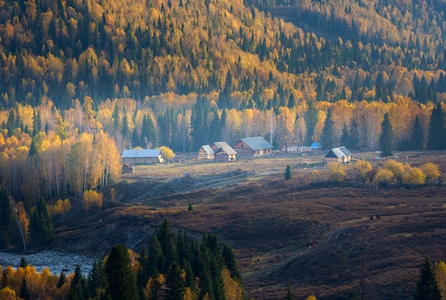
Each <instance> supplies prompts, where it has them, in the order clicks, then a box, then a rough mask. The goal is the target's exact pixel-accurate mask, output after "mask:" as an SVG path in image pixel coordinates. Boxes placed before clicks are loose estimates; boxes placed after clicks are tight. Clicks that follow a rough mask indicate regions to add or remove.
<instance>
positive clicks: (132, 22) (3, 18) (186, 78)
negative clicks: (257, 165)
mask: <svg viewBox="0 0 446 300" xmlns="http://www.w3.org/2000/svg"><path fill="white" fill-rule="evenodd" d="M445 9H446V5H445V3H444V2H443V1H419V0H414V1H405V0H401V1H393V2H391V1H350V0H346V1H273V0H271V1H251V0H246V1H244V2H242V1H226V0H204V1H201V0H200V1H191V0H166V1H163V0H160V1H158V0H154V1H137V0H128V1H125V2H122V1H114V0H101V1H95V0H89V1H74V0H66V1H62V0H60V1H46V0H28V1H12V0H3V1H0V41H1V43H0V78H1V80H0V106H1V111H0V124H1V133H0V154H1V156H0V166H1V168H0V173H1V174H0V182H1V184H2V185H3V186H5V188H6V189H7V193H8V195H10V196H11V197H12V198H13V199H14V200H15V204H18V203H19V202H20V201H22V202H23V207H24V208H25V210H26V211H28V212H30V210H31V208H32V207H34V206H35V205H36V203H37V200H38V199H39V198H40V197H44V198H46V199H50V198H51V199H60V200H62V199H63V198H65V197H68V196H75V197H81V196H83V195H84V193H85V192H86V191H88V190H89V189H92V188H97V187H101V186H104V185H106V184H108V183H109V182H111V181H116V180H119V175H120V172H121V163H120V153H122V151H123V150H124V149H126V148H134V147H143V148H157V147H159V146H167V147H168V148H170V149H172V150H173V151H176V152H180V151H181V152H187V151H193V152H195V151H197V150H198V149H199V148H200V147H201V146H202V145H204V144H209V143H213V142H215V141H219V140H221V141H226V142H227V143H228V144H230V145H233V144H234V143H235V142H237V141H238V140H239V139H240V138H243V137H249V136H257V135H260V136H263V137H265V138H266V139H267V140H268V141H269V142H271V143H272V144H273V145H274V147H275V148H276V149H286V147H287V146H291V145H298V146H301V145H309V144H310V143H311V142H312V141H320V142H322V144H323V146H324V148H330V147H333V146H339V145H340V144H342V145H345V146H347V147H348V148H349V149H361V150H363V149H367V150H373V151H375V150H378V146H379V140H380V135H381V132H382V130H381V129H382V128H381V125H382V123H383V120H384V115H386V114H387V115H388V119H389V121H390V123H391V124H390V125H391V126H387V127H386V128H388V129H387V130H388V131H392V132H391V133H392V135H391V136H392V137H394V141H392V142H394V148H395V149H397V150H408V149H419V150H423V149H445V148H446V143H445V142H444V141H445V140H446V133H445V132H446V130H445V122H446V118H445V110H444V104H443V101H444V100H445V96H446V93H445V92H446V77H445V68H446V61H445V54H446V50H445V47H444V44H443V38H444V37H445V32H446V23H445V22H446V21H445V20H444V12H445ZM386 120H387V119H386ZM328 136H329V137H330V139H329V142H327V141H328V139H327V138H326V137H328Z"/></svg>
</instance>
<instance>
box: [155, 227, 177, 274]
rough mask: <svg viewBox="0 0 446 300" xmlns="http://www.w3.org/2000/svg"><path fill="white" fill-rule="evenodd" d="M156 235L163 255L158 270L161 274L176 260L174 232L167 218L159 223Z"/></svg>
mask: <svg viewBox="0 0 446 300" xmlns="http://www.w3.org/2000/svg"><path fill="white" fill-rule="evenodd" d="M156 236H157V238H158V240H159V242H160V245H161V249H162V254H163V257H164V261H163V265H162V267H161V269H159V271H160V273H162V274H166V273H167V271H168V268H169V266H170V265H171V264H173V262H175V261H176V262H178V253H177V248H176V239H175V233H174V232H173V231H172V229H171V228H170V224H169V222H168V221H167V220H164V221H163V223H161V225H160V227H159V228H158V232H157V234H156Z"/></svg>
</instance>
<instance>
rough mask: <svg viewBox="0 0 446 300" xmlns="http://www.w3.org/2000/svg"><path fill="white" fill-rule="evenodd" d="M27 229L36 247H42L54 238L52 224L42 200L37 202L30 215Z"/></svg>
mask: <svg viewBox="0 0 446 300" xmlns="http://www.w3.org/2000/svg"><path fill="white" fill-rule="evenodd" d="M29 228H30V236H31V240H32V242H33V243H34V244H36V245H44V244H46V243H48V242H50V241H52V239H53V237H54V229H53V224H52V222H51V217H50V215H49V213H48V210H47V207H46V203H45V200H44V199H43V198H40V199H39V201H37V205H36V209H35V210H34V211H33V213H32V214H31V218H30V223H29Z"/></svg>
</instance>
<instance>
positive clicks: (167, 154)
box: [160, 146, 175, 160]
mask: <svg viewBox="0 0 446 300" xmlns="http://www.w3.org/2000/svg"><path fill="white" fill-rule="evenodd" d="M160 152H161V155H162V156H163V157H164V159H165V160H171V159H173V158H174V157H175V153H173V151H172V149H170V148H169V147H166V146H161V147H160Z"/></svg>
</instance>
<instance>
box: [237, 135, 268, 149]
mask: <svg viewBox="0 0 446 300" xmlns="http://www.w3.org/2000/svg"><path fill="white" fill-rule="evenodd" d="M242 141H243V142H244V143H245V144H246V145H248V147H249V148H251V149H252V150H264V149H272V148H273V145H271V144H270V143H268V142H267V141H266V140H265V139H264V138H263V137H261V136H256V137H249V138H244V139H242Z"/></svg>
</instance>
